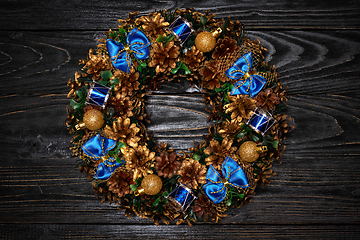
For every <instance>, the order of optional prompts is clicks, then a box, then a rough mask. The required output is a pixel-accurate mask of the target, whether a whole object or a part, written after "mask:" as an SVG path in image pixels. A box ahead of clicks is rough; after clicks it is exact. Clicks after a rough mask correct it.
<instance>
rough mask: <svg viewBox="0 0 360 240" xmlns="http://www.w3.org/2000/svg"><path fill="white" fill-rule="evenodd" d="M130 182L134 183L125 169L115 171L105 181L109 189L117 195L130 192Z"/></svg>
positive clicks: (120, 195)
mask: <svg viewBox="0 0 360 240" xmlns="http://www.w3.org/2000/svg"><path fill="white" fill-rule="evenodd" d="M131 184H135V182H134V181H133V179H132V176H131V174H129V173H127V172H125V171H120V172H116V173H115V174H113V176H111V178H110V179H109V180H108V181H107V182H106V185H108V187H109V191H111V192H113V193H114V194H117V195H118V196H119V197H122V196H124V195H126V194H129V193H130V192H131V189H130V185H131Z"/></svg>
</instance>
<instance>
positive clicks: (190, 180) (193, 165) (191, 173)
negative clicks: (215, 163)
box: [178, 159, 206, 189]
mask: <svg viewBox="0 0 360 240" xmlns="http://www.w3.org/2000/svg"><path fill="white" fill-rule="evenodd" d="M178 174H179V175H180V176H181V177H180V178H179V180H178V182H180V183H183V184H186V185H188V186H190V187H191V188H193V189H196V188H197V187H198V186H199V185H200V184H205V183H206V166H205V165H202V164H201V163H199V162H198V161H195V160H193V159H188V160H186V161H183V162H182V164H181V167H180V170H179V171H178Z"/></svg>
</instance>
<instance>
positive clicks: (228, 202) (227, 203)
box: [226, 199, 231, 207]
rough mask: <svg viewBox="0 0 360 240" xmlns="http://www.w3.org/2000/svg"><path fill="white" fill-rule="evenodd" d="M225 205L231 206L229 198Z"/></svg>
mask: <svg viewBox="0 0 360 240" xmlns="http://www.w3.org/2000/svg"><path fill="white" fill-rule="evenodd" d="M226 206H228V207H230V206H231V199H229V200H228V201H227V202H226Z"/></svg>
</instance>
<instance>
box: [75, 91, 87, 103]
mask: <svg viewBox="0 0 360 240" xmlns="http://www.w3.org/2000/svg"><path fill="white" fill-rule="evenodd" d="M75 93H76V95H77V96H78V97H79V98H80V99H81V100H82V101H84V102H85V100H86V91H85V89H83V88H80V89H77V90H76V91H75Z"/></svg>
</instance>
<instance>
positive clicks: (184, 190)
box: [166, 183, 196, 212]
mask: <svg viewBox="0 0 360 240" xmlns="http://www.w3.org/2000/svg"><path fill="white" fill-rule="evenodd" d="M166 198H167V199H168V200H169V201H170V202H172V203H173V204H174V205H175V207H176V208H177V209H178V210H181V211H184V212H185V211H186V209H187V208H188V207H189V206H190V204H191V203H192V202H193V201H194V200H195V199H196V197H195V195H194V194H193V192H192V191H191V189H190V188H188V187H187V186H185V185H184V184H182V183H180V184H179V185H178V186H177V187H176V188H175V189H174V190H173V191H172V192H171V193H170V194H169V195H168V196H166Z"/></svg>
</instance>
